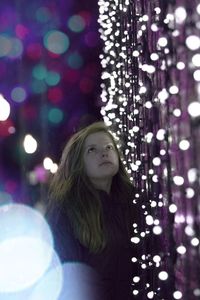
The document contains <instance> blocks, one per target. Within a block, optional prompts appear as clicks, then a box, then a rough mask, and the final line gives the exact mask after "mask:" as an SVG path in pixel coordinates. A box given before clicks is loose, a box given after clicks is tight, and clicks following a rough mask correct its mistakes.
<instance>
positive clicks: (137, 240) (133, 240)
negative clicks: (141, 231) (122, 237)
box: [131, 237, 140, 244]
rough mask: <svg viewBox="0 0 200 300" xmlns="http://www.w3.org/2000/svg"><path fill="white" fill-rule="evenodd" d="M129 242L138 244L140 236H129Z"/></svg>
mask: <svg viewBox="0 0 200 300" xmlns="http://www.w3.org/2000/svg"><path fill="white" fill-rule="evenodd" d="M131 242H132V243H134V244H139V242H140V238H138V237H132V238H131Z"/></svg>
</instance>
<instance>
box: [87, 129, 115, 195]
mask: <svg viewBox="0 0 200 300" xmlns="http://www.w3.org/2000/svg"><path fill="white" fill-rule="evenodd" d="M83 162H84V168H85V172H86V174H87V176H88V177H89V179H90V181H91V182H92V183H93V185H94V186H95V187H96V188H98V189H103V190H105V191H107V192H109V191H110V187H111V183H112V178H113V176H114V175H115V174H116V173H117V172H118V170H119V157H118V153H117V151H116V150H115V146H114V144H113V142H112V140H111V138H110V137H109V135H108V134H106V133H105V132H103V131H100V132H96V133H91V134H89V135H88V136H87V138H86V140H85V143H84V154H83Z"/></svg>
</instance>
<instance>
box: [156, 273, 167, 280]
mask: <svg viewBox="0 0 200 300" xmlns="http://www.w3.org/2000/svg"><path fill="white" fill-rule="evenodd" d="M168 277H169V275H168V273H167V272H166V271H161V272H160V273H159V274H158V278H159V279H160V280H167V278H168Z"/></svg>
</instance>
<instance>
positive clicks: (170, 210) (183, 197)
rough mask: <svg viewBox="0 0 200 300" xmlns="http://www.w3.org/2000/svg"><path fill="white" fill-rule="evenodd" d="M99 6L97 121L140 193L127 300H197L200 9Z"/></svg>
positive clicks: (190, 4)
mask: <svg viewBox="0 0 200 300" xmlns="http://www.w3.org/2000/svg"><path fill="white" fill-rule="evenodd" d="M98 4H99V19H98V21H99V24H100V29H99V32H100V34H101V39H102V40H103V42H104V49H103V52H102V53H101V55H100V59H101V64H102V68H103V72H102V76H101V78H102V82H101V88H102V93H101V98H102V101H103V103H104V104H103V106H102V108H101V114H102V116H103V118H104V121H105V123H106V124H107V125H108V126H110V128H111V129H112V130H114V131H116V132H117V137H120V138H121V139H122V150H123V152H124V154H125V157H126V162H125V164H126V167H127V170H128V172H129V174H130V175H131V178H132V180H133V183H134V185H135V186H136V188H137V189H138V192H136V194H135V198H134V199H133V207H135V209H136V210H138V211H139V218H140V220H133V222H134V223H133V238H132V243H133V244H134V245H135V248H136V249H138V252H137V255H136V257H133V259H132V261H133V264H134V266H135V269H137V268H138V269H139V273H138V274H137V276H135V275H133V295H134V299H140V300H141V299H145V300H146V299H166V300H168V299H169V300H172V299H184V300H194V299H199V297H200V279H199V278H200V277H199V274H200V255H199V233H200V230H199V229H200V228H199V226H200V219H199V207H200V206H199V205H200V198H199V197H200V196H199V169H200V155H199V149H200V85H199V82H200V76H199V74H200V4H198V1H184V0H182V1H181V0H180V1H164V0H163V1H158V0H152V1H145V0H140V1H138V0H136V1H129V0H127V1H120V0H115V1H109V2H108V1H104V0H99V2H98Z"/></svg>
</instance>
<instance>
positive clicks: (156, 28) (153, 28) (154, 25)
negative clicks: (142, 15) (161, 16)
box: [151, 23, 158, 32]
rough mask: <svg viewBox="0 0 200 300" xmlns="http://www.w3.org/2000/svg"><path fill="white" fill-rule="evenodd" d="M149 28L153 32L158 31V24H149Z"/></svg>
mask: <svg viewBox="0 0 200 300" xmlns="http://www.w3.org/2000/svg"><path fill="white" fill-rule="evenodd" d="M151 30H152V31H153V32H156V31H158V26H157V24H156V23H153V24H151Z"/></svg>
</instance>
